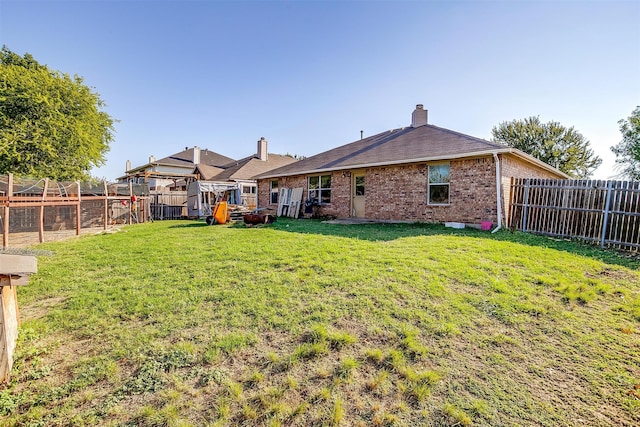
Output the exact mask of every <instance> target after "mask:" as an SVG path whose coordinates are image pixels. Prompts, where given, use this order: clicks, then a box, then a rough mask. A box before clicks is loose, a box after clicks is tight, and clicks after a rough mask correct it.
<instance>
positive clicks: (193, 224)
mask: <svg viewBox="0 0 640 427" xmlns="http://www.w3.org/2000/svg"><path fill="white" fill-rule="evenodd" d="M198 227H210V226H209V225H207V223H206V222H204V221H203V222H189V223H186V224H176V225H171V226H169V228H198Z"/></svg>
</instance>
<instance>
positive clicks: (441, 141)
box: [255, 124, 564, 179]
mask: <svg viewBox="0 0 640 427" xmlns="http://www.w3.org/2000/svg"><path fill="white" fill-rule="evenodd" d="M492 153H511V154H514V155H516V156H519V157H521V158H523V159H525V160H527V161H529V162H532V163H535V164H537V165H538V166H539V167H541V168H543V169H546V170H549V171H552V172H554V173H558V174H560V175H564V174H563V173H562V172H560V171H558V170H557V169H555V168H553V167H552V166H550V165H548V164H546V163H544V162H542V161H540V160H538V159H536V158H534V157H532V156H530V155H528V154H526V153H524V152H522V151H520V150H516V149H513V148H510V147H507V146H505V145H502V144H498V143H495V142H490V141H487V140H484V139H480V138H476V137H473V136H469V135H465V134H462V133H459V132H455V131H452V130H449V129H444V128H441V127H438V126H434V125H429V124H425V125H421V126H418V127H411V126H408V127H404V128H400V129H393V130H390V131H386V132H382V133H379V134H377V135H373V136H370V137H368V138H364V139H361V140H358V141H355V142H352V143H350V144H346V145H342V146H340V147H337V148H334V149H331V150H328V151H325V152H323V153H320V154H316V155H314V156H311V157H308V158H306V159H303V160H300V161H298V162H295V163H292V164H290V165H286V166H283V167H280V168H278V169H273V170H271V171H269V172H266V173H263V174H260V175H258V176H256V177H255V178H257V179H261V178H275V177H279V176H289V175H303V174H309V173H317V172H328V171H332V170H341V169H355V168H364V167H372V166H384V165H393V164H403V163H414V162H422V161H436V160H447V159H456V158H464V157H474V156H480V155H488V154H492Z"/></svg>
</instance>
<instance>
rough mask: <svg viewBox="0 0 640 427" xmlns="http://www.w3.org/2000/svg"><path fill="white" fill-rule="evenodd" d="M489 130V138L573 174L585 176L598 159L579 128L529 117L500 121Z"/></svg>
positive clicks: (590, 171) (599, 161) (592, 169)
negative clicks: (491, 137)
mask: <svg viewBox="0 0 640 427" xmlns="http://www.w3.org/2000/svg"><path fill="white" fill-rule="evenodd" d="M491 133H492V135H493V141H495V142H499V143H501V144H504V145H508V146H509V147H513V148H517V149H518V150H521V151H524V152H525V153H528V154H530V155H532V156H533V157H536V158H538V159H540V160H542V161H543V162H545V163H547V164H549V165H551V166H553V167H555V168H557V169H559V170H561V171H562V172H564V173H566V174H567V175H569V176H571V177H574V178H588V177H589V176H590V175H591V174H592V173H593V171H594V170H595V169H597V168H598V166H600V164H601V163H602V159H601V158H600V157H598V156H597V155H596V154H595V153H594V152H593V150H592V149H591V148H589V141H588V140H587V139H586V138H585V137H584V136H582V134H581V133H580V132H578V131H576V130H575V129H574V128H573V127H571V128H566V127H564V126H562V125H561V124H560V123H558V122H548V123H542V122H540V118H539V117H529V118H526V119H524V120H512V121H510V122H503V123H500V124H499V125H498V126H495V127H494V128H493V129H492V130H491Z"/></svg>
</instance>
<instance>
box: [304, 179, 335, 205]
mask: <svg viewBox="0 0 640 427" xmlns="http://www.w3.org/2000/svg"><path fill="white" fill-rule="evenodd" d="M323 176H328V177H329V178H330V179H331V187H326V188H325V187H322V177H323ZM310 178H318V188H313V189H311V188H309V181H310ZM322 190H325V191H326V190H329V191H330V192H331V194H332V195H331V196H330V198H332V197H333V176H332V175H331V174H330V173H323V174H320V175H309V176H307V195H309V194H311V192H312V191H317V192H318V200H317V202H318V204H321V205H330V204H331V203H332V202H331V201H329V203H326V202H325V203H323V202H322Z"/></svg>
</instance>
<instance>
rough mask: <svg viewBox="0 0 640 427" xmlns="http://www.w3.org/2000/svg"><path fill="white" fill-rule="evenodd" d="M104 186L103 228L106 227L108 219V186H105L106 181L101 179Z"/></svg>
mask: <svg viewBox="0 0 640 427" xmlns="http://www.w3.org/2000/svg"><path fill="white" fill-rule="evenodd" d="M102 185H103V187H104V221H103V222H104V229H105V230H106V229H107V222H108V221H109V188H108V187H107V181H102Z"/></svg>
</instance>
